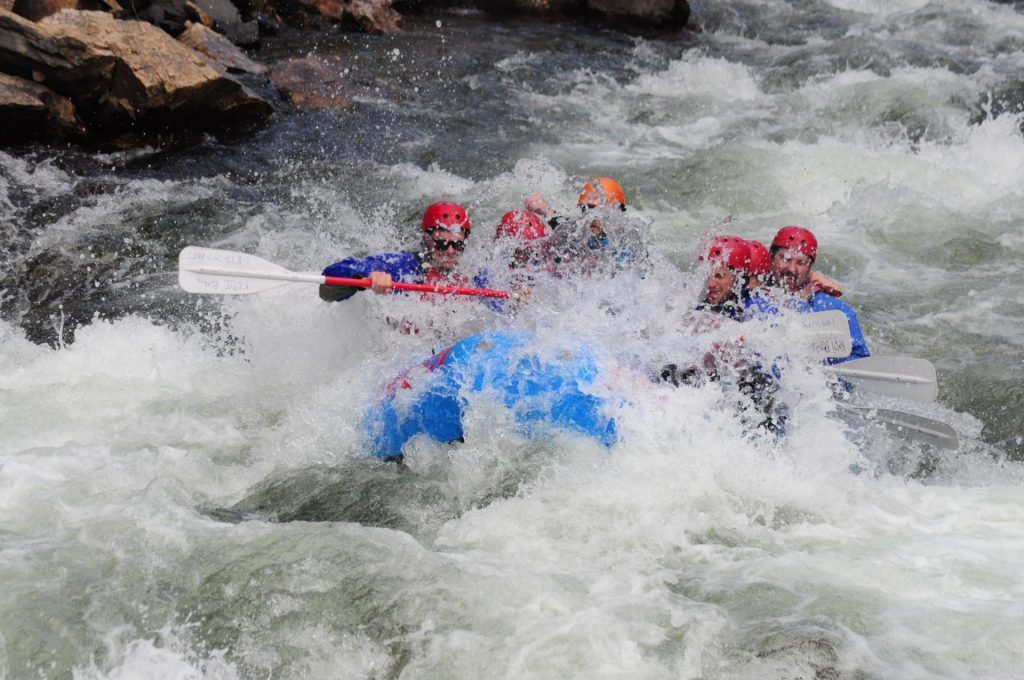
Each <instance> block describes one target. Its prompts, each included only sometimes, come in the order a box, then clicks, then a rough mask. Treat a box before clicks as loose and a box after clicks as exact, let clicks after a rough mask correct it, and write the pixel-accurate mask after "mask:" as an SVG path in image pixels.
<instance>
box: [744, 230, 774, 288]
mask: <svg viewBox="0 0 1024 680" xmlns="http://www.w3.org/2000/svg"><path fill="white" fill-rule="evenodd" d="M747 248H748V249H749V250H750V267H749V268H748V272H749V276H748V277H747V283H748V285H749V286H750V287H751V288H757V287H758V286H760V285H761V283H762V282H763V281H764V279H765V277H766V276H768V274H769V273H770V272H771V270H772V264H771V256H770V255H769V254H768V248H766V247H765V245H764V244H763V243H761V242H760V241H754V240H748V241H747Z"/></svg>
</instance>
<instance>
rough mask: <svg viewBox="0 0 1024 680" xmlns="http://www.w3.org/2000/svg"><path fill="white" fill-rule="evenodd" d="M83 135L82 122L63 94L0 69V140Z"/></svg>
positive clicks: (22, 141) (2, 142) (31, 139)
mask: <svg viewBox="0 0 1024 680" xmlns="http://www.w3.org/2000/svg"><path fill="white" fill-rule="evenodd" d="M84 136H85V126H84V125H83V124H82V121H81V119H79V117H78V114H77V113H75V107H74V105H73V104H72V103H71V101H70V100H68V99H67V98H66V97H62V96H60V95H59V94H57V93H56V92H54V91H53V90H51V89H49V88H48V87H45V86H43V85H40V84H38V83H33V82H32V81H31V80H25V79H24V78H18V77H17V76H11V75H7V74H6V73H0V144H4V145H10V144H22V143H24V142H29V141H36V140H44V141H56V140H58V139H69V138H70V139H74V138H79V137H84Z"/></svg>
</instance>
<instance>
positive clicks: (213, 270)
mask: <svg viewBox="0 0 1024 680" xmlns="http://www.w3.org/2000/svg"><path fill="white" fill-rule="evenodd" d="M289 283H318V284H321V285H325V286H349V287H354V288H369V287H370V280H369V279H346V278H341V277H338V276H322V275H320V274H300V273H297V272H293V271H290V270H288V269H285V268H284V267H282V266H280V265H276V264H274V263H272V262H267V261H266V260H264V259H262V258H259V257H256V256H255V255H249V254H247V253H239V252H236V251H233V250H216V249H214V248H197V247H196V246H188V247H186V248H184V249H183V250H182V251H181V253H180V254H179V255H178V285H179V286H181V287H182V288H183V289H185V290H186V291H188V292H189V293H212V294H215V295H249V294H251V293H260V292H263V291H265V290H270V289H272V288H278V287H280V286H284V285H287V284H289ZM392 285H393V287H394V289H395V290H408V291H414V292H419V293H440V294H442V295H475V296H477V297H489V298H507V297H509V294H508V293H507V292H505V291H503V290H491V289H489V288H462V287H458V286H431V285H427V284H423V283H402V282H401V281H396V282H395V283H394V284H392Z"/></svg>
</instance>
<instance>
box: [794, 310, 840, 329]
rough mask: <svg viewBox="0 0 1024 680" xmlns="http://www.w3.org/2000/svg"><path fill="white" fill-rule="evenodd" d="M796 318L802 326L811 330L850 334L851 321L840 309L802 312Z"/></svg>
mask: <svg viewBox="0 0 1024 680" xmlns="http://www.w3.org/2000/svg"><path fill="white" fill-rule="evenodd" d="M795 318H796V320H797V322H798V323H799V324H800V325H801V326H803V327H804V328H806V329H807V330H809V331H815V332H822V333H825V332H827V333H846V334H847V335H849V334H850V322H849V320H848V319H847V318H846V315H845V314H843V313H842V312H841V311H839V310H838V309H832V310H829V311H827V312H811V313H810V314H801V315H799V316H797V317H795Z"/></svg>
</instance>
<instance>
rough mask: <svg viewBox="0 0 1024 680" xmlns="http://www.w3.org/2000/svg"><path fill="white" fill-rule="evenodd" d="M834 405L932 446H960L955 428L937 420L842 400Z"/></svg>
mask: <svg viewBox="0 0 1024 680" xmlns="http://www.w3.org/2000/svg"><path fill="white" fill-rule="evenodd" d="M836 406H838V407H839V410H840V411H846V412H848V413H855V414H857V415H859V416H861V417H863V418H867V419H868V420H877V421H878V422H880V423H882V424H883V425H885V426H886V427H888V428H889V429H890V430H893V431H895V432H898V433H900V434H904V435H906V436H907V437H909V438H911V439H916V440H918V441H921V442H924V443H926V444H931V445H932V446H937V447H939V448H943V449H949V450H951V451H955V450H957V449H958V448H959V447H960V438H959V437H958V436H957V433H956V430H954V429H953V428H952V427H950V426H949V425H947V424H946V423H943V422H939V421H938V420H933V419H931V418H925V417H924V416H918V415H914V414H913V413H904V412H902V411H893V410H892V409H887V408H874V407H872V406H851V405H849V404H844V403H842V402H836Z"/></svg>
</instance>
